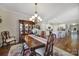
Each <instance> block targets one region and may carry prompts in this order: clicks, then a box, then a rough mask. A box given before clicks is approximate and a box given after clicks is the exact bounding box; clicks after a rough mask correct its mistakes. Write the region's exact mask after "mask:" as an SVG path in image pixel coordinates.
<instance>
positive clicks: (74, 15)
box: [0, 3, 79, 23]
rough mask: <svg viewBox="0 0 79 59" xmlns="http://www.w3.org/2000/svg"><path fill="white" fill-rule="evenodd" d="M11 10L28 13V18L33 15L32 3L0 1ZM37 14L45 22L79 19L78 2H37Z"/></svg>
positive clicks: (76, 20) (67, 21) (65, 21)
mask: <svg viewBox="0 0 79 59" xmlns="http://www.w3.org/2000/svg"><path fill="white" fill-rule="evenodd" d="M0 6H1V7H4V8H6V9H8V10H11V11H13V12H19V13H23V14H25V15H28V18H29V17H31V16H32V15H34V7H35V6H34V3H0ZM37 6H38V8H37V10H38V14H39V15H40V17H41V18H42V19H43V21H45V22H49V23H70V22H78V20H79V17H78V16H79V4H78V3H38V5H37Z"/></svg>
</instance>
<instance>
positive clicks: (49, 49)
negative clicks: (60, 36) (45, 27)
mask: <svg viewBox="0 0 79 59" xmlns="http://www.w3.org/2000/svg"><path fill="white" fill-rule="evenodd" d="M55 38H56V35H55V34H50V35H49V36H48V40H47V44H46V48H45V53H44V55H45V56H49V55H53V45H54V40H55Z"/></svg>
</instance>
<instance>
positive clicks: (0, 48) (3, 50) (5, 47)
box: [0, 43, 18, 56]
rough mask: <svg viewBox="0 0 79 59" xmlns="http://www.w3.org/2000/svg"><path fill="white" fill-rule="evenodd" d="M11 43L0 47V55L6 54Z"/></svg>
mask: <svg viewBox="0 0 79 59" xmlns="http://www.w3.org/2000/svg"><path fill="white" fill-rule="evenodd" d="M16 44H18V43H16ZM16 44H12V45H16ZM12 45H9V46H4V47H0V56H8V52H9V49H10V47H11V46H12Z"/></svg>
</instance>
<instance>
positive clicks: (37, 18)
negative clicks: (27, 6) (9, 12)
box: [29, 3, 42, 23]
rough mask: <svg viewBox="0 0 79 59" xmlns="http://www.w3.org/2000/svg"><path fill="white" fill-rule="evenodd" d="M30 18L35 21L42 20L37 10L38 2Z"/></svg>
mask: <svg viewBox="0 0 79 59" xmlns="http://www.w3.org/2000/svg"><path fill="white" fill-rule="evenodd" d="M29 20H30V21H33V22H35V23H38V22H41V21H42V19H41V17H40V16H39V15H38V12H37V3H35V13H34V15H33V16H32V17H31V18H29Z"/></svg>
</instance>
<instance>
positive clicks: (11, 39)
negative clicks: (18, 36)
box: [6, 38, 15, 42]
mask: <svg viewBox="0 0 79 59" xmlns="http://www.w3.org/2000/svg"><path fill="white" fill-rule="evenodd" d="M13 40H15V39H14V38H9V39H7V40H6V42H11V41H13Z"/></svg>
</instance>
